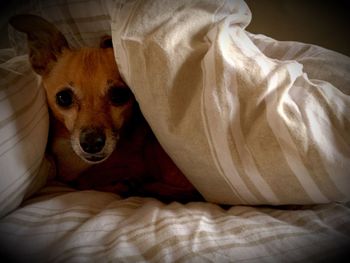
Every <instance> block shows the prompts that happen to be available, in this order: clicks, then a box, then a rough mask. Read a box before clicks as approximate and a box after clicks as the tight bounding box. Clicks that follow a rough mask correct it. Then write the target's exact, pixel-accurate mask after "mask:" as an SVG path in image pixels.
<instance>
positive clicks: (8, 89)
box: [0, 51, 51, 216]
mask: <svg viewBox="0 0 350 263" xmlns="http://www.w3.org/2000/svg"><path fill="white" fill-rule="evenodd" d="M5 53H6V51H1V52H0V56H1V57H3V55H4V54H5ZM48 123H49V121H48V111H47V106H46V99H45V94H44V91H43V89H42V88H41V87H40V85H39V78H38V76H37V75H36V74H35V73H34V72H33V71H32V69H31V67H30V65H29V63H28V58H27V56H18V57H14V58H11V59H9V60H8V61H6V62H4V63H2V64H0V167H1V170H0V216H3V215H4V214H6V213H8V212H9V211H11V210H12V209H15V208H16V207H17V206H18V205H19V204H20V203H21V202H22V200H23V199H24V198H26V197H27V196H29V195H30V194H31V193H33V192H35V191H36V190H37V189H38V188H40V187H41V186H43V184H44V183H45V180H46V176H47V175H48V173H49V170H50V169H51V166H50V164H49V162H48V161H46V160H45V159H44V152H45V147H46V142H47V135H48Z"/></svg>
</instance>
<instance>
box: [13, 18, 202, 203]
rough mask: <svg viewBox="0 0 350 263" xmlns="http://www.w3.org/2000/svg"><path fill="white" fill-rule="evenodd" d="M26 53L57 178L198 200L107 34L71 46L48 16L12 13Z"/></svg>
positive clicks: (94, 186)
mask: <svg viewBox="0 0 350 263" xmlns="http://www.w3.org/2000/svg"><path fill="white" fill-rule="evenodd" d="M10 24H11V25H12V26H13V27H14V28H15V29H16V30H18V31H21V32H23V33H25V34H26V35H27V40H28V49H29V61H30V63H31V66H32V68H33V70H34V71H35V72H36V73H37V74H39V75H40V76H41V79H42V86H43V88H44V89H45V92H46V97H47V102H48V106H49V111H50V135H49V143H48V150H47V152H48V154H50V155H52V156H53V158H54V160H55V162H56V166H57V176H56V178H57V180H59V181H61V182H64V183H67V184H69V185H71V186H74V187H76V188H78V189H81V190H85V189H96V190H101V191H108V192H114V193H117V194H119V195H122V196H124V197H127V196H131V195H139V196H151V197H156V198H159V199H161V200H162V201H173V200H174V201H180V202H186V201H196V200H201V199H202V197H201V195H200V194H199V193H198V192H197V191H196V189H195V188H194V187H193V185H192V184H191V183H190V182H189V181H188V180H187V179H186V177H185V176H184V175H183V173H182V172H181V171H180V169H179V168H178V167H177V166H176V165H175V164H174V162H173V161H172V160H171V159H170V157H169V156H168V155H167V154H166V152H165V151H164V150H163V148H162V147H161V146H160V144H159V142H158V141H157V139H156V137H155V136H154V134H153V133H152V130H151V128H150V127H149V126H148V124H147V122H146V121H145V119H144V118H143V116H142V113H141V111H140V109H139V106H138V104H137V102H136V100H135V97H134V95H133V93H132V91H131V90H130V88H129V87H128V86H127V84H126V83H125V82H124V81H123V79H122V78H121V76H120V73H119V71H118V67H117V64H116V61H115V57H114V51H113V44H112V39H111V37H110V36H103V37H102V38H101V41H100V45H99V47H83V48H80V49H73V48H70V47H69V44H68V42H67V40H66V38H65V37H64V35H63V34H62V33H61V32H60V31H59V30H58V29H57V28H56V27H55V26H54V25H53V24H51V23H50V22H48V21H46V20H44V19H43V18H41V17H39V16H35V15H17V16H14V17H12V18H11V19H10Z"/></svg>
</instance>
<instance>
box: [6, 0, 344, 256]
mask: <svg viewBox="0 0 350 263" xmlns="http://www.w3.org/2000/svg"><path fill="white" fill-rule="evenodd" d="M21 12H29V13H33V14H37V15H40V16H42V17H44V18H46V19H47V20H50V21H52V22H53V23H54V24H55V25H57V27H58V28H59V30H60V31H61V32H63V34H64V35H65V36H66V37H67V40H68V42H69V44H70V46H72V47H76V48H78V47H81V46H96V45H97V44H98V42H99V39H100V37H101V36H102V35H105V34H110V35H111V36H112V39H113V45H114V51H115V57H116V61H117V64H118V67H119V69H120V71H121V74H122V76H123V79H124V80H125V81H126V83H127V84H128V85H129V86H130V87H131V89H132V91H133V92H134V94H135V97H136V99H137V100H138V102H139V104H140V108H141V110H142V112H143V114H144V116H145V118H146V119H147V121H148V122H149V124H150V126H151V128H152V130H153V131H154V133H155V135H156V136H157V138H158V140H159V141H160V143H161V144H162V146H163V148H164V149H165V150H166V151H167V153H168V154H169V156H171V158H172V159H173V160H174V162H175V163H176V164H177V165H178V166H179V168H180V169H181V170H182V171H183V172H184V174H185V175H186V176H187V178H188V179H189V180H190V181H191V182H192V183H193V184H194V185H195V186H196V188H197V189H198V190H199V191H200V192H201V193H202V195H203V196H204V197H205V198H206V200H207V201H206V202H189V203H187V204H180V203H177V202H172V203H168V204H165V203H162V202H160V201H159V200H156V199H153V198H141V197H137V196H135V197H130V198H127V199H123V198H121V197H120V196H118V195H116V194H113V193H104V192H98V191H92V190H86V191H77V190H75V189H72V188H68V187H67V186H64V185H61V184H60V183H57V182H55V181H54V176H55V164H54V162H53V161H52V160H51V159H50V157H49V156H46V155H45V148H46V144H47V139H48V128H49V120H48V117H49V115H48V108H47V104H46V99H45V94H44V92H43V89H42V88H41V86H40V78H39V77H38V76H37V75H36V74H35V73H34V72H33V71H32V70H31V67H30V65H29V63H28V57H27V55H26V54H27V48H26V39H25V36H24V35H23V34H21V33H19V32H16V31H15V30H14V29H13V28H11V27H9V41H10V43H11V47H9V48H7V49H2V50H1V51H0V61H1V64H0V167H1V170H0V175H1V176H0V216H1V219H0V255H1V256H2V259H6V260H8V261H10V262H11V261H13V262H207V261H208V262H297V261H299V262H320V261H322V262H327V261H331V260H335V259H337V260H340V259H341V258H344V257H346V256H348V255H349V252H348V248H349V247H350V207H349V201H350V176H349V172H348V171H349V168H350V134H349V132H348V131H349V127H350V125H349V121H350V112H349V109H350V107H349V106H350V98H349V94H350V89H349V87H350V85H349V84H350V75H349V72H350V58H349V57H347V56H345V55H342V54H340V53H337V52H335V51H331V50H327V49H325V48H322V47H319V46H315V45H311V44H304V43H299V42H292V41H277V40H275V39H272V38H270V37H268V36H265V35H259V34H252V33H249V32H248V31H247V30H246V27H247V26H248V25H249V23H250V20H251V17H252V14H251V12H250V9H249V7H248V6H247V5H246V3H245V2H244V1H225V0H222V1H209V0H208V1H205V0H200V1H199V0H197V1H196V0H191V1H185V0H183V1H171V0H169V1H160V0H159V1H158V0H156V1H141V0H139V1H138V0H132V1H121V0H114V1H113V0H111V1H92V0H91V1H90V0H83V1H82V0H72V1H29V2H28V5H27V6H23V7H22V8H21Z"/></svg>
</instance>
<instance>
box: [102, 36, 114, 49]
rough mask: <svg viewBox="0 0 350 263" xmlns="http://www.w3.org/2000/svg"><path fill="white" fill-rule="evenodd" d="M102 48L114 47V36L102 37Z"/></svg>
mask: <svg viewBox="0 0 350 263" xmlns="http://www.w3.org/2000/svg"><path fill="white" fill-rule="evenodd" d="M100 48H113V42H112V37H111V36H109V35H105V36H103V37H101V39H100Z"/></svg>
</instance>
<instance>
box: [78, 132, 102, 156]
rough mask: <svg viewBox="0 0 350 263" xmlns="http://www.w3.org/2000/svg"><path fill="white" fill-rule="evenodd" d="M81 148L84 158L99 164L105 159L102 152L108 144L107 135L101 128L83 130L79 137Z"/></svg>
mask: <svg viewBox="0 0 350 263" xmlns="http://www.w3.org/2000/svg"><path fill="white" fill-rule="evenodd" d="M79 143H80V147H81V149H82V150H83V153H84V155H85V156H84V157H85V158H86V159H87V160H88V161H91V162H98V161H101V160H102V159H104V158H105V155H104V154H99V153H101V152H102V150H103V148H104V146H105V144H106V134H105V132H104V130H103V129H100V128H86V129H83V130H82V131H81V133H80V137H79Z"/></svg>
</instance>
